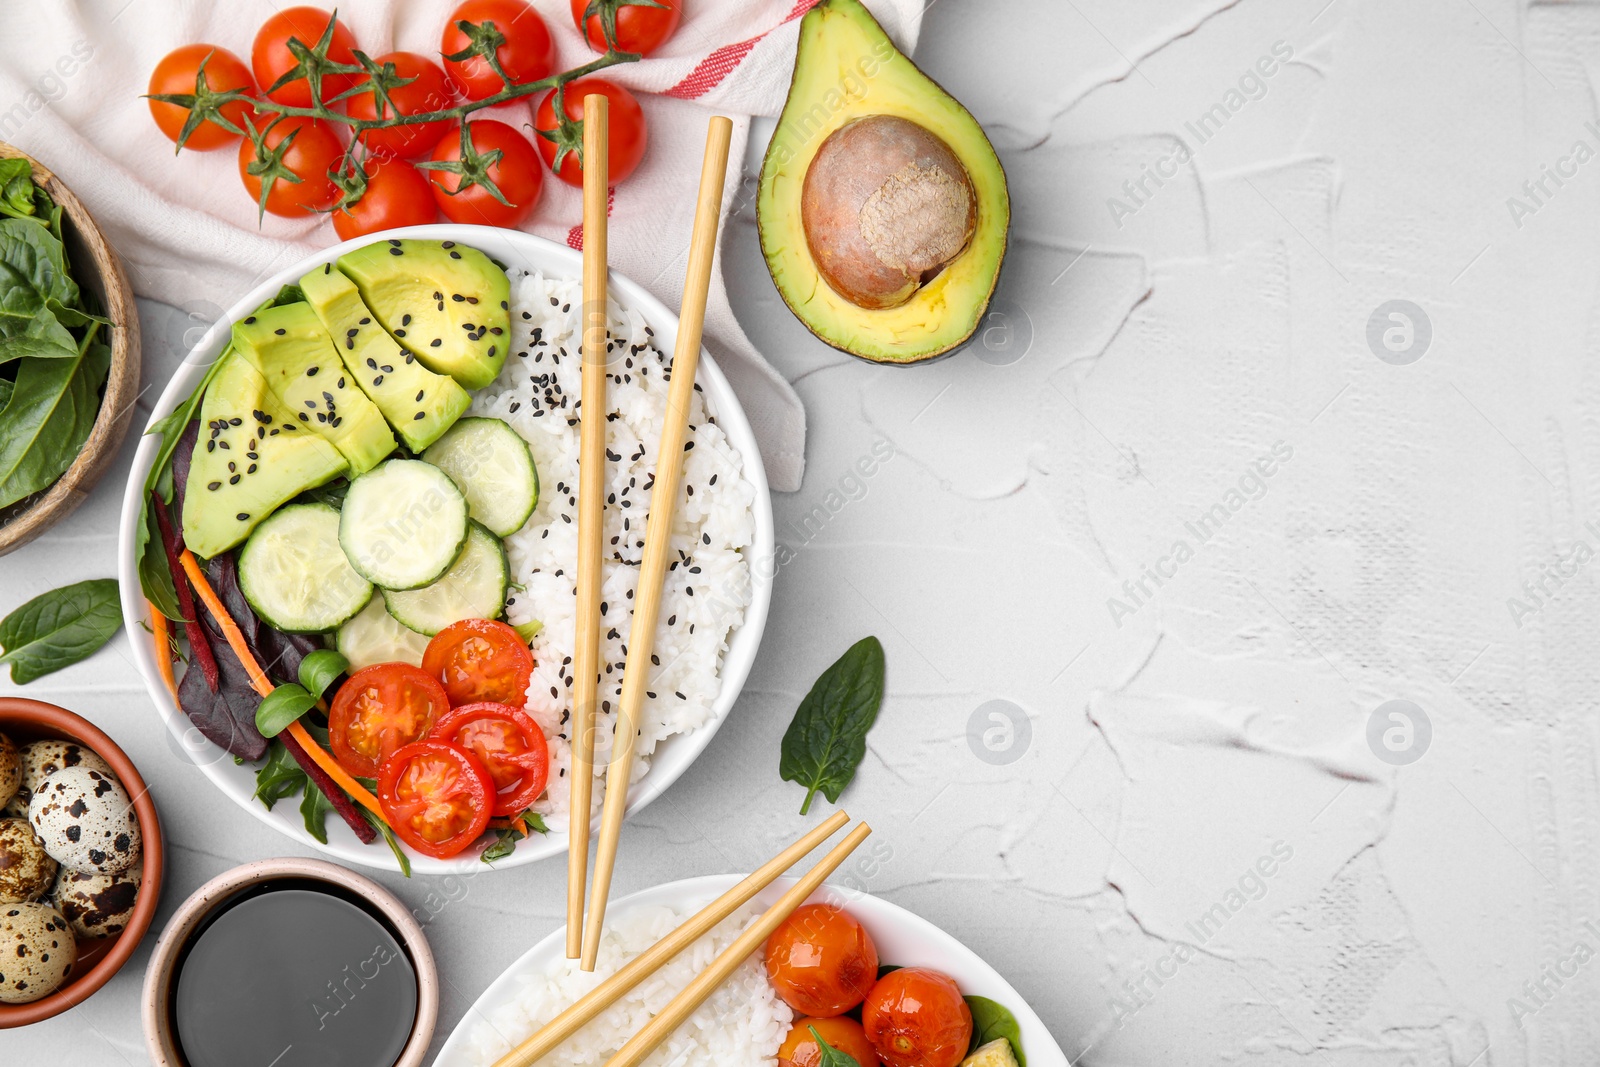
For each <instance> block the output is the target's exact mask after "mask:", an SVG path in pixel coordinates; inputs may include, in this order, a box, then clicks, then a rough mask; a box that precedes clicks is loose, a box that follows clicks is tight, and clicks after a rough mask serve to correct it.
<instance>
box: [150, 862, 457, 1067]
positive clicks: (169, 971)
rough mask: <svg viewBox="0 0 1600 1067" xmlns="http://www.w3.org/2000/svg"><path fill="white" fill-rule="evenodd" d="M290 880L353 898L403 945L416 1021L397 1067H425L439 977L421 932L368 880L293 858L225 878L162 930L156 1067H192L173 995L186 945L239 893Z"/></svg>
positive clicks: (156, 959)
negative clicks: (176, 1029)
mask: <svg viewBox="0 0 1600 1067" xmlns="http://www.w3.org/2000/svg"><path fill="white" fill-rule="evenodd" d="M286 879H287V880H294V881H316V882H326V883H327V884H328V885H330V886H332V887H334V888H336V889H339V890H342V891H344V893H346V894H354V895H355V896H357V897H359V898H360V899H361V900H363V901H365V902H366V904H367V905H369V906H370V907H371V908H372V909H374V910H376V912H377V913H378V915H379V916H381V917H382V919H383V920H384V921H385V922H386V923H387V924H388V926H389V928H390V930H391V931H392V932H393V933H394V934H395V935H396V936H397V937H398V938H399V939H400V943H401V945H402V946H403V947H404V949H405V951H406V954H407V955H408V956H410V957H411V963H412V966H413V967H414V968H415V969H416V972H417V1018H416V1021H415V1022H414V1023H412V1026H411V1037H410V1039H409V1040H407V1041H406V1045H405V1048H404V1049H402V1050H401V1052H400V1058H399V1059H398V1060H395V1062H394V1067H422V1061H423V1058H424V1057H425V1056H426V1055H427V1054H428V1044H429V1042H431V1041H432V1040H433V1028H434V1026H435V1025H436V1024H437V1023H438V1021H439V972H438V970H437V968H436V967H435V966H434V962H433V950H432V949H431V948H429V947H428V939H427V937H426V936H424V934H423V932H422V927H421V926H419V925H418V924H417V920H416V919H414V918H412V915H411V911H410V909H408V908H407V907H406V906H405V905H404V904H402V903H401V902H400V900H399V898H398V897H396V896H395V895H394V894H393V893H390V892H389V891H388V890H387V889H385V888H383V887H382V886H381V885H379V884H378V883H376V882H374V881H372V880H371V879H370V878H363V877H362V876H361V875H359V874H357V873H355V872H354V871H351V870H347V869H346V868H344V867H340V866H338V865H336V864H332V863H327V862H324V861H323V860H310V859H298V858H293V857H284V858H281V859H272V860H258V861H256V862H254V863H246V864H244V865H243V866H240V867H235V868H233V869H232V870H231V871H224V872H223V873H221V874H219V875H217V876H216V877H215V878H213V879H211V881H209V882H207V883H206V884H205V885H203V886H201V887H200V888H199V889H197V890H195V892H194V895H193V896H191V897H190V898H189V899H188V900H185V901H184V902H183V903H182V904H180V905H179V906H178V910H177V912H176V913H174V914H173V916H172V918H171V920H169V921H168V923H167V926H166V929H164V930H162V931H161V938H160V940H158V941H157V942H156V948H155V952H154V953H152V954H151V957H150V966H149V969H148V970H146V971H145V975H144V1006H143V1009H142V1010H143V1015H144V1043H145V1051H146V1052H148V1053H149V1055H150V1062H151V1063H152V1064H153V1065H154V1067H188V1064H187V1062H186V1061H185V1060H184V1058H183V1054H182V1053H181V1052H180V1051H179V1050H178V1043H177V1040H176V1039H175V1038H174V1036H173V1032H172V1029H173V1027H172V995H173V991H174V989H175V988H176V985H177V977H178V961H179V958H180V957H181V956H182V955H183V951H184V949H185V948H187V947H188V943H189V939H190V938H191V937H192V936H193V935H194V933H195V931H196V930H198V929H199V927H200V925H201V924H202V923H204V922H205V921H206V919H208V918H210V917H211V915H213V914H214V913H215V912H216V911H217V909H219V908H221V907H223V906H224V905H226V904H227V903H228V902H229V901H230V900H232V899H233V898H234V897H236V896H238V895H239V893H241V892H242V891H244V890H246V889H249V888H251V887H252V886H256V885H260V884H261V883H262V882H272V881H283V880H286Z"/></svg>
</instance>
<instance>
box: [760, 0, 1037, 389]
mask: <svg viewBox="0 0 1600 1067" xmlns="http://www.w3.org/2000/svg"><path fill="white" fill-rule="evenodd" d="M869 115H896V116H899V117H901V118H904V119H907V120H908V121H911V122H915V123H917V124H918V125H920V126H922V127H924V128H925V129H927V130H928V131H930V132H931V133H933V134H934V135H936V136H937V137H939V138H940V139H941V140H943V141H944V142H945V143H946V144H947V145H949V146H950V149H951V151H953V152H954V153H955V154H956V156H957V157H958V158H959V159H960V160H961V162H962V164H963V165H964V166H965V167H966V170H967V175H968V177H969V178H970V179H971V181H972V187H973V191H974V193H975V194H976V197H977V202H978V221H977V229H976V231H975V232H974V233H973V236H972V240H971V242H970V243H969V244H968V246H967V248H966V250H965V251H963V252H962V253H961V254H960V255H959V256H957V257H956V259H954V260H953V261H951V262H950V263H949V264H948V265H947V266H946V267H945V268H944V270H943V271H941V272H940V273H939V274H938V275H937V276H935V277H934V278H933V279H932V280H931V281H929V282H927V283H926V284H925V285H923V286H922V287H921V288H920V289H918V290H917V292H916V293H915V294H914V295H913V296H912V297H911V299H910V300H908V301H907V302H905V303H904V304H901V305H899V306H898V307H893V308H882V309H866V308H861V307H858V306H856V305H855V304H853V303H851V302H850V301H849V300H846V299H845V298H844V297H842V296H840V295H839V294H838V293H837V292H835V291H834V290H833V288H832V287H830V286H829V285H828V283H827V282H826V281H825V280H823V278H822V275H821V274H820V273H819V272H818V270H817V268H816V264H815V262H814V261H813V259H812V256H811V250H810V247H809V246H808V245H807V243H806V235H805V229H804V227H803V225H802V222H801V210H800V196H801V187H802V185H803V183H804V181H805V177H806V171H807V169H808V168H809V167H810V165H811V161H812V159H813V158H814V157H815V155H816V153H817V150H818V149H819V148H820V147H821V146H822V143H823V142H824V141H825V140H827V138H828V136H829V135H830V134H832V133H833V132H834V131H835V130H837V129H839V128H840V127H841V126H844V125H845V124H847V123H849V122H852V121H854V120H856V119H860V118H866V117H867V116H869ZM756 218H757V221H758V223H759V226H760V231H761V250H762V254H763V255H764V256H765V257H766V260H767V269H768V270H769V271H771V273H772V280H773V282H774V284H776V285H777V287H778V292H779V294H781V295H782V297H783V299H784V302H785V303H787V304H788V305H789V308H790V310H791V311H793V312H794V313H795V315H796V316H797V317H798V318H799V319H800V321H801V322H803V323H804V324H805V325H806V327H807V328H808V329H809V330H811V332H812V333H814V334H816V335H817V336H818V337H819V338H821V339H822V340H823V341H826V342H827V343H828V344H830V345H832V346H833V347H835V348H838V349H841V350H843V351H845V352H849V353H851V354H852V355H856V356H860V357H862V358H863V359H868V360H872V361H874V362H879V363H917V362H921V361H923V360H928V359H932V358H933V357H935V356H939V355H942V354H943V353H946V352H949V351H950V350H952V349H954V348H957V347H959V346H960V345H961V344H963V343H964V342H965V341H966V340H967V339H968V338H969V337H971V336H972V334H973V332H974V331H975V330H976V329H977V328H978V326H979V324H980V323H981V322H982V321H983V315H984V311H985V310H986V309H987V308H988V305H989V297H990V296H991V295H992V294H993V292H994V286H995V282H996V281H997V280H998V278H999V275H1000V264H1001V261H1002V260H1003V259H1004V258H1005V251H1006V233H1007V229H1008V228H1009V226H1010V222H1011V201H1010V196H1009V194H1008V193H1007V190H1006V176H1005V170H1004V169H1003V168H1002V167H1001V165H1000V159H999V157H998V156H997V155H996V154H995V151H994V147H993V146H992V145H991V144H990V143H989V139H988V137H987V136H985V135H984V132H983V128H982V127H981V126H979V125H978V122H977V120H976V119H974V118H973V117H972V115H971V114H969V113H968V112H967V110H966V108H964V107H962V106H961V104H960V103H958V102H957V101H956V100H955V98H954V97H952V96H950V94H949V93H946V92H945V91H944V90H943V89H942V88H940V87H939V85H938V83H936V82H934V81H933V80H932V79H931V78H929V77H928V76H927V75H925V74H923V73H922V71H920V70H919V69H917V66H916V65H915V64H914V63H912V62H911V60H909V59H907V58H906V57H905V56H904V55H902V54H901V53H900V52H899V51H898V50H897V49H896V48H895V47H894V43H893V42H892V41H891V40H890V39H889V37H888V35H887V34H885V33H884V32H883V28H882V27H881V26H879V25H878V23H877V20H875V19H874V18H873V17H872V15H871V14H870V13H869V12H868V11H867V9H866V8H865V7H863V6H862V5H861V3H860V2H859V0H820V2H819V3H818V4H817V5H816V6H815V7H813V8H812V9H811V11H810V12H809V13H807V14H806V16H805V19H804V20H803V21H802V22H801V24H800V43H799V50H798V52H797V54H796V56H795V65H794V81H793V83H792V84H791V86H790V88H789V98H788V100H787V102H786V103H785V104H784V109H783V114H782V116H781V117H780V118H779V120H778V129H777V132H776V133H774V134H773V137H772V143H771V145H770V146H769V147H768V149H767V155H766V159H765V160H764V162H763V163H762V167H761V183H760V189H759V192H758V195H757V200H756Z"/></svg>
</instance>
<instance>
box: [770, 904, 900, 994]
mask: <svg viewBox="0 0 1600 1067" xmlns="http://www.w3.org/2000/svg"><path fill="white" fill-rule="evenodd" d="M766 959H767V980H768V981H770V982H771V983H772V985H773V988H775V989H776V990H777V991H778V995H779V996H780V997H782V998H783V999H784V1001H785V1002H786V1003H787V1004H788V1005H789V1006H790V1007H791V1008H793V1009H794V1010H795V1011H798V1012H801V1013H802V1014H805V1015H814V1016H817V1017H819V1018H828V1017H831V1016H834V1015H843V1014H844V1013H845V1012H847V1011H849V1010H850V1009H851V1008H853V1007H855V1006H856V1005H857V1004H860V1003H861V1000H862V998H863V997H865V996H866V995H867V990H869V989H871V988H872V983H873V981H874V980H875V979H876V978H877V977H878V947H877V946H876V945H874V944H873V943H872V937H871V935H869V934H868V933H867V931H866V929H865V928H863V927H862V925H861V924H860V923H858V922H856V920H855V918H854V917H853V916H851V915H850V913H849V912H846V911H845V910H844V909H842V908H838V907H835V906H834V905H832V904H806V905H803V906H801V907H799V908H796V909H795V911H794V914H792V915H790V916H789V917H788V918H787V919H785V920H784V921H783V923H782V924H781V925H779V927H778V928H777V929H776V930H774V931H773V932H772V936H771V937H769V938H767V953H766Z"/></svg>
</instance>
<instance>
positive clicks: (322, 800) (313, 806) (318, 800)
mask: <svg viewBox="0 0 1600 1067" xmlns="http://www.w3.org/2000/svg"><path fill="white" fill-rule="evenodd" d="M332 810H333V802H332V801H331V800H329V799H328V798H327V796H326V795H325V794H324V793H323V792H322V790H321V789H319V788H317V783H316V782H313V781H311V780H310V779H309V778H308V779H306V792H305V796H303V797H301V798H300V817H301V818H302V819H304V820H305V823H306V833H308V834H310V835H311V836H312V837H314V838H316V839H317V840H318V841H320V842H322V843H323V844H324V845H326V844H327V843H328V812H330V811H332Z"/></svg>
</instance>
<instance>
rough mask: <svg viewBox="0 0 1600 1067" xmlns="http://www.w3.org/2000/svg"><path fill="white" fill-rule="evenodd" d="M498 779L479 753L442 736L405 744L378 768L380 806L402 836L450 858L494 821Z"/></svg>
mask: <svg viewBox="0 0 1600 1067" xmlns="http://www.w3.org/2000/svg"><path fill="white" fill-rule="evenodd" d="M493 797H494V781H493V780H492V779H491V778H490V777H489V772H488V771H487V770H485V769H484V766H483V764H482V763H480V762H478V759H477V757H476V756H474V755H472V753H470V752H468V751H466V750H465V749H462V748H459V747H457V746H455V745H451V744H446V743H444V742H442V741H418V742H417V743H416V744H412V745H406V746H405V747H404V748H400V749H396V750H395V752H394V753H393V754H392V755H390V756H389V758H388V759H386V760H384V761H383V766H382V768H381V769H380V770H379V771H378V806H379V807H381V808H382V809H383V815H384V818H385V819H387V820H388V821H389V826H390V827H391V828H392V829H393V830H394V832H395V833H396V834H397V835H399V838H400V840H402V841H404V842H405V843H406V844H408V845H410V846H411V847H412V848H414V849H416V850H417V851H418V852H421V853H422V854H423V855H426V856H433V857H436V858H438V859H449V858H450V857H451V856H454V855H455V854H456V853H458V852H460V851H461V850H462V849H464V848H466V847H467V846H468V845H470V844H472V842H474V841H476V840H477V839H478V835H479V834H481V833H483V829H484V827H486V826H488V825H489V809H490V807H491V806H492V798H493Z"/></svg>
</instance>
